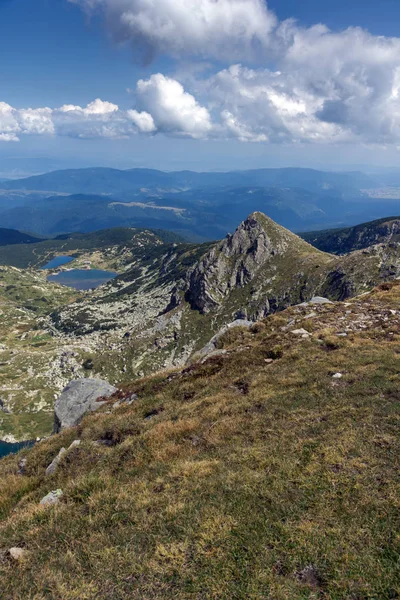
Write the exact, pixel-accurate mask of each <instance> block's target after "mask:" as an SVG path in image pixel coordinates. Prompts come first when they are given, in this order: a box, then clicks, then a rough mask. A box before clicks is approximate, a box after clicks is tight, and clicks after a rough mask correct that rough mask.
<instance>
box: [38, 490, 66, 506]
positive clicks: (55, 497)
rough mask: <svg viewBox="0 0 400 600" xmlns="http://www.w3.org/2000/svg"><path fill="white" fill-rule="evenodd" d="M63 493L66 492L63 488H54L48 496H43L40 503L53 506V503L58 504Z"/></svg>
mask: <svg viewBox="0 0 400 600" xmlns="http://www.w3.org/2000/svg"><path fill="white" fill-rule="evenodd" d="M63 495H64V494H63V491H62V490H54V491H53V492H49V493H48V494H47V496H45V497H44V498H42V499H41V501H40V504H41V505H42V506H52V505H53V504H58V503H59V502H60V499H61V498H62V497H63Z"/></svg>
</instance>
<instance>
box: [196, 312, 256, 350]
mask: <svg viewBox="0 0 400 600" xmlns="http://www.w3.org/2000/svg"><path fill="white" fill-rule="evenodd" d="M253 325H254V322H253V321H247V320H245V319H236V321H233V322H232V323H228V325H225V326H224V327H222V329H220V330H219V331H218V333H216V334H215V335H214V337H212V338H211V340H210V341H209V342H208V344H206V345H205V346H204V347H203V348H202V349H201V350H199V351H198V352H196V358H198V359H202V358H208V357H209V355H210V354H211V353H213V352H214V351H215V350H216V349H217V343H218V341H219V340H220V338H221V337H222V336H223V335H225V333H226V332H227V331H229V330H230V329H235V328H236V327H246V328H247V329H250V327H253Z"/></svg>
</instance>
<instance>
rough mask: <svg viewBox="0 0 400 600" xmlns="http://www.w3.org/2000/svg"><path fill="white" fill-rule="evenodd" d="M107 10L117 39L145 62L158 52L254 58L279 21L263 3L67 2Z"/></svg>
mask: <svg viewBox="0 0 400 600" xmlns="http://www.w3.org/2000/svg"><path fill="white" fill-rule="evenodd" d="M69 1H70V2H72V3H73V4H78V5H80V6H81V7H83V8H84V9H85V10H87V11H89V12H93V11H94V10H96V9H99V10H101V11H102V12H104V14H105V17H106V20H107V23H108V26H109V28H110V30H111V32H112V34H113V36H114V38H115V39H116V40H117V41H122V42H125V41H128V42H130V43H131V44H132V46H133V48H134V50H135V51H136V52H139V53H140V54H141V56H142V57H143V58H144V59H145V60H151V59H152V58H153V56H154V55H156V54H162V53H167V54H172V55H174V56H178V57H181V56H182V54H185V55H186V56H187V55H196V56H202V57H204V58H218V59H221V58H225V59H229V60H231V59H233V60H243V57H244V56H245V57H247V58H249V59H251V58H252V59H254V58H257V56H259V53H260V51H262V52H264V50H265V47H266V46H268V36H269V33H270V32H272V31H273V29H274V28H275V26H276V23H277V20H276V17H275V15H274V14H273V13H272V12H270V11H269V10H268V8H267V4H266V3H265V1H264V0H69Z"/></svg>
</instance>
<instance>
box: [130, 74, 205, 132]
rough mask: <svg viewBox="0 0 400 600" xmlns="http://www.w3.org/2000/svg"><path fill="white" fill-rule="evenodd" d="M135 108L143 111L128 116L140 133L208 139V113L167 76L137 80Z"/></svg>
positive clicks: (158, 75) (132, 112) (177, 82)
mask: <svg viewBox="0 0 400 600" xmlns="http://www.w3.org/2000/svg"><path fill="white" fill-rule="evenodd" d="M136 97H137V105H138V107H139V108H140V109H143V111H142V112H140V113H138V112H137V111H131V113H130V114H131V117H132V119H133V120H134V122H135V124H136V125H137V127H138V128H139V130H140V131H142V132H146V131H159V132H163V133H170V134H178V135H187V136H189V137H193V138H201V137H205V136H207V134H208V133H209V132H210V131H211V129H212V124H211V117H210V113H209V111H208V110H207V108H205V107H204V106H201V105H200V104H199V103H198V102H197V100H196V99H195V97H194V96H192V95H191V94H188V93H187V92H185V90H184V88H183V86H182V85H181V84H180V83H179V81H176V80H175V79H172V78H170V77H165V76H164V75H161V74H160V73H158V74H157V75H152V76H151V77H150V79H148V80H146V81H145V80H143V79H141V80H140V81H138V84H137V88H136Z"/></svg>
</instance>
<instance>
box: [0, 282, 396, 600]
mask: <svg viewBox="0 0 400 600" xmlns="http://www.w3.org/2000/svg"><path fill="white" fill-rule="evenodd" d="M399 309H400V285H399V284H397V285H396V284H385V285H384V286H382V289H380V290H377V291H375V292H373V293H372V294H370V295H367V296H364V297H363V298H356V299H354V300H353V301H351V303H349V304H348V305H344V304H334V305H324V306H322V307H318V308H317V309H316V312H317V316H316V317H314V318H312V319H309V318H308V319H307V318H305V317H307V313H309V312H310V309H309V308H307V307H305V308H297V307H295V308H291V309H289V310H288V311H285V312H283V313H280V314H279V315H276V316H272V317H270V318H268V319H266V320H265V321H264V322H263V323H260V324H257V325H256V326H254V327H253V329H252V330H250V331H248V330H243V329H238V330H237V331H235V332H232V331H230V332H229V334H227V336H226V339H225V340H223V345H224V348H225V349H226V350H227V354H226V355H224V356H219V357H215V358H213V359H209V360H208V361H206V362H205V363H204V364H198V363H196V364H194V365H192V366H190V367H188V368H186V369H184V370H183V371H171V372H169V373H165V374H159V375H157V376H154V377H151V378H147V379H144V380H141V381H139V382H136V383H135V384H133V385H131V386H127V389H128V388H129V390H133V391H136V392H137V393H138V395H139V400H138V401H137V402H136V403H135V404H134V405H132V406H130V407H121V408H119V409H117V410H114V411H112V412H111V413H109V414H108V411H109V407H108V406H105V407H103V408H102V409H100V411H98V412H97V413H96V414H92V415H90V416H88V417H86V418H85V420H84V421H83V422H82V423H81V425H80V426H79V427H77V428H75V429H71V430H67V431H65V432H63V433H62V434H60V435H57V436H53V437H51V438H50V439H48V440H47V441H45V442H42V443H40V444H38V445H37V446H36V447H34V448H33V449H32V450H31V451H23V452H22V453H21V455H26V456H27V458H28V468H27V474H26V475H25V476H18V475H16V469H17V462H18V460H19V457H7V458H6V459H4V460H2V461H1V462H0V514H1V515H2V519H3V520H2V522H1V524H0V548H1V549H3V550H6V549H7V548H10V547H12V546H23V547H25V548H26V550H27V551H28V554H27V557H26V560H24V561H23V562H21V563H17V564H15V563H12V562H11V561H10V560H9V559H8V558H7V557H6V556H4V558H3V560H2V561H0V578H1V582H2V598H4V599H5V600H11V599H12V600H14V599H15V600H29V599H32V600H42V599H43V600H44V599H53V598H57V599H58V598H60V599H61V598H62V600H77V599H79V600H92V599H93V600H94V599H96V600H97V599H112V600H114V599H115V600H119V599H121V600H122V599H124V600H125V599H131V598H140V599H145V600H147V599H148V600H150V599H151V600H157V599H160V600H161V599H163V600H168V599H172V598H174V599H176V598H179V599H185V600H186V599H187V600H189V599H196V600H197V599H214V598H215V599H218V600H220V599H226V600H231V599H243V600H247V599H254V600H255V599H271V600H288V599H290V600H311V599H320V600H393V599H395V598H398V597H399V594H400V586H399V581H400V564H399V560H398V556H399V551H400V523H399V501H398V498H399V491H400V490H399V477H398V472H399V471H398V469H399V466H400V465H399V455H400V454H399V451H400V447H399V446H400V444H399V436H398V430H399V400H400V397H399V393H398V389H399V383H400V382H399V354H400V331H399V314H398V313H396V314H395V315H393V314H392V313H390V310H395V311H399ZM348 311H351V313H350V314H349V312H348ZM361 314H364V315H365V316H366V319H367V322H368V323H369V325H368V327H367V328H366V329H362V328H360V327H358V325H357V321H360V315H361ZM292 318H295V319H296V320H297V322H296V324H295V327H296V328H297V327H302V326H304V325H305V324H307V329H308V331H310V332H311V333H312V337H311V338H310V339H307V340H305V339H299V338H298V337H297V336H294V335H293V334H291V332H290V329H293V327H294V326H291V327H289V328H287V325H288V322H289V321H290V319H292ZM360 323H361V321H360ZM345 326H349V327H350V326H354V327H355V329H354V331H350V330H349V332H348V336H347V337H345V338H341V337H337V333H338V332H339V331H340V330H341V328H343V327H345ZM282 327H283V328H284V330H282ZM335 337H336V338H337V340H339V341H338V343H337V344H333V343H332V338H335ZM271 357H272V358H273V363H271V364H270V363H269V362H266V359H267V360H268V359H270V358H271ZM336 372H341V373H342V374H343V378H342V379H340V380H335V379H333V378H332V375H333V374H334V373H336ZM77 438H80V439H81V440H82V444H81V446H80V447H79V448H76V449H74V450H73V451H71V452H70V453H69V454H68V455H67V457H66V458H65V460H64V461H63V463H62V465H61V467H60V468H59V470H58V471H57V473H56V474H55V475H54V476H53V477H52V478H50V479H49V478H45V475H44V471H45V468H46V467H47V465H48V464H49V463H50V462H51V460H52V459H53V458H54V456H55V455H56V454H57V452H58V451H59V449H60V448H61V447H62V446H64V447H67V446H68V445H69V444H70V443H71V442H72V440H73V439H77ZM97 440H107V441H108V444H109V445H108V446H104V445H99V444H96V443H95V442H96V441H97ZM57 488H62V489H63V491H64V498H63V500H62V502H61V503H60V505H59V506H57V507H52V508H49V509H43V508H42V507H40V506H39V505H38V502H39V500H40V499H41V498H42V497H43V496H44V495H45V494H46V493H47V492H49V491H50V490H53V489H57Z"/></svg>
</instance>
